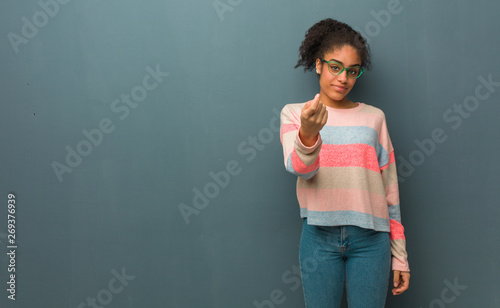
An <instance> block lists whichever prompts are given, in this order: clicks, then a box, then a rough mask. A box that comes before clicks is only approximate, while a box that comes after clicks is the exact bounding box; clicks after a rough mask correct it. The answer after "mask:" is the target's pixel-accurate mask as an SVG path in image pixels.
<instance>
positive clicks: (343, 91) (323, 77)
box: [316, 45, 361, 106]
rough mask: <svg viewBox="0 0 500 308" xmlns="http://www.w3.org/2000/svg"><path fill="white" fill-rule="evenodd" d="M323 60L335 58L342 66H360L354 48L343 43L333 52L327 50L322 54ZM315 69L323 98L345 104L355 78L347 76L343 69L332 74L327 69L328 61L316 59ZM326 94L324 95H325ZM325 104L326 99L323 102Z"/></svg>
mask: <svg viewBox="0 0 500 308" xmlns="http://www.w3.org/2000/svg"><path fill="white" fill-rule="evenodd" d="M323 59H324V60H326V61H331V60H335V61H337V62H339V63H340V64H342V65H343V66H344V67H351V66H361V59H360V57H359V55H358V53H357V52H356V50H355V49H354V48H353V47H352V46H350V45H344V46H342V47H340V48H336V49H335V50H334V51H333V52H328V53H326V54H325V55H324V58H323ZM316 70H317V71H318V72H319V74H320V78H319V85H320V87H321V92H322V93H320V94H322V96H323V97H324V99H323V100H328V98H329V99H331V100H332V101H335V102H334V103H336V104H346V103H347V102H348V101H347V98H346V96H347V94H348V93H349V92H350V91H351V89H352V87H353V86H354V84H355V83H356V79H352V78H348V77H347V70H344V71H343V72H342V73H341V74H339V75H333V74H332V73H330V71H329V69H328V63H325V62H322V61H321V60H320V59H316ZM325 96H326V97H325ZM323 103H324V104H326V105H327V106H328V105H329V104H328V103H329V102H327V101H324V102H323Z"/></svg>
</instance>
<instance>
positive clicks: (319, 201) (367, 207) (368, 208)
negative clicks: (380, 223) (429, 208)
mask: <svg viewBox="0 0 500 308" xmlns="http://www.w3.org/2000/svg"><path fill="white" fill-rule="evenodd" d="M297 196H298V199H299V204H300V207H303V208H307V209H308V210H309V211H320V212H327V211H357V212H361V213H367V214H371V215H373V216H376V217H380V218H385V219H389V211H388V208H387V202H386V201H385V198H384V197H383V196H380V195H377V194H373V193H370V192H368V191H365V190H361V189H353V188H332V189H317V188H300V187H297Z"/></svg>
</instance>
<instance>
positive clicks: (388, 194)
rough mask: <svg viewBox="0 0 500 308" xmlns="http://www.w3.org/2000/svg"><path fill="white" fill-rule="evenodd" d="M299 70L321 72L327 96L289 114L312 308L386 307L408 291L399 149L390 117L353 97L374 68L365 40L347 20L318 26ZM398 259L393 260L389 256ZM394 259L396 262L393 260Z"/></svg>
mask: <svg viewBox="0 0 500 308" xmlns="http://www.w3.org/2000/svg"><path fill="white" fill-rule="evenodd" d="M299 51H300V59H299V61H298V62H297V65H296V66H295V67H299V66H304V70H305V71H307V70H312V69H314V70H315V71H316V74H317V75H318V77H319V86H320V92H319V94H317V95H316V96H315V97H314V99H312V100H311V101H308V102H306V103H301V104H288V105H286V106H285V107H284V108H283V110H282V111H281V142H282V145H283V152H284V160H285V167H286V170H288V171H289V172H291V173H293V174H295V175H297V176H298V178H297V198H298V201H299V206H300V215H301V217H302V219H303V226H302V235H301V239H300V249H299V259H300V268H301V275H302V285H303V291H304V298H305V302H306V307H308V308H334V307H340V304H341V299H342V293H343V290H344V286H345V288H346V294H347V302H348V304H349V308H371V307H373V308H380V307H384V304H385V301H386V295H387V290H388V284H389V278H390V270H391V263H392V270H393V274H394V275H393V281H394V289H392V293H393V294H394V295H398V294H401V293H402V292H404V291H405V290H406V289H408V286H409V280H410V273H409V271H410V269H409V265H408V261H407V253H406V242H405V237H404V228H403V226H402V224H401V215H400V208H399V190H398V179H397V170H396V164H395V158H394V149H393V146H392V143H391V139H390V138H389V133H388V131H387V124H386V119H385V115H384V113H383V112H382V110H380V109H379V108H377V107H374V106H371V105H368V104H365V103H362V102H352V101H350V100H349V99H348V98H347V94H348V93H349V92H350V91H351V89H352V88H353V87H354V84H355V83H356V81H357V79H358V78H359V77H360V76H361V75H362V74H363V72H364V71H365V69H368V68H369V66H370V51H369V46H368V44H367V42H366V40H365V39H364V38H363V37H362V36H361V35H360V34H359V33H358V32H357V31H355V30H353V29H352V28H351V27H350V26H348V25H346V24H345V23H342V22H339V21H336V20H332V19H325V20H322V21H320V22H318V23H317V24H315V25H314V26H312V27H311V28H310V29H309V30H308V31H307V32H306V35H305V39H304V41H303V42H302V45H301V46H300V49H299ZM391 256H392V258H391ZM391 261H392V262H391Z"/></svg>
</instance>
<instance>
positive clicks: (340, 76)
mask: <svg viewBox="0 0 500 308" xmlns="http://www.w3.org/2000/svg"><path fill="white" fill-rule="evenodd" d="M337 79H338V80H339V81H340V82H342V83H346V82H347V70H344V71H343V72H342V73H340V74H338V75H337Z"/></svg>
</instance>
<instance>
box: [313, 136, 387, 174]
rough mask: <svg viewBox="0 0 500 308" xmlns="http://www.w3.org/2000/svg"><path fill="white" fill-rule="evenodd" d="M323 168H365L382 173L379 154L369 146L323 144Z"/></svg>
mask: <svg viewBox="0 0 500 308" xmlns="http://www.w3.org/2000/svg"><path fill="white" fill-rule="evenodd" d="M319 156H320V159H321V167H364V168H366V169H369V170H373V171H376V172H380V167H379V164H378V160H377V153H376V151H375V149H374V148H373V147H372V146H369V145H367V144H360V143H357V144H323V146H322V148H321V152H320V153H319Z"/></svg>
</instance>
